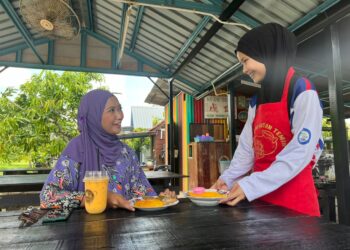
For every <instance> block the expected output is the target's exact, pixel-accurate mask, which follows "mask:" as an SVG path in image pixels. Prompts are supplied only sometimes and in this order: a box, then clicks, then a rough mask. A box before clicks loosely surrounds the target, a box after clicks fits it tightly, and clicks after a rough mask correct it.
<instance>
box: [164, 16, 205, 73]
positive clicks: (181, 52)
mask: <svg viewBox="0 0 350 250" xmlns="http://www.w3.org/2000/svg"><path fill="white" fill-rule="evenodd" d="M209 21H210V17H209V16H205V17H203V19H202V20H201V21H200V22H199V24H198V25H197V27H196V28H195V29H194V31H193V33H192V34H191V35H190V37H189V38H188V39H187V41H186V42H185V43H184V44H183V45H182V47H181V49H180V50H179V51H178V52H177V54H176V56H175V57H174V59H173V60H172V61H171V63H170V65H169V67H168V69H170V70H171V69H172V68H174V66H175V65H176V63H177V62H178V61H179V59H180V58H181V57H182V56H183V55H184V54H185V52H186V51H187V49H188V48H189V47H190V46H191V45H192V43H193V42H194V40H196V38H197V37H198V36H199V34H200V33H201V32H202V30H203V29H204V28H205V26H206V25H207V24H208V22H209Z"/></svg>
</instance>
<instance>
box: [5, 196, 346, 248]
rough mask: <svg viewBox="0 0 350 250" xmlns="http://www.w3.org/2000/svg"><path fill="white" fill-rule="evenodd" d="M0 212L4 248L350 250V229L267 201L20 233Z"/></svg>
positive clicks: (79, 219)
mask: <svg viewBox="0 0 350 250" xmlns="http://www.w3.org/2000/svg"><path fill="white" fill-rule="evenodd" d="M18 215H19V212H18V211H16V212H6V213H0V231H1V237H0V249H3V248H6V249H24V248H31V249H85V248H90V249H97V248H114V249H223V248H230V249H283V250H285V249H298V250H299V249H317V250H319V249H350V227H347V226H343V225H338V224H335V223H330V222H327V221H324V220H322V219H320V218H315V217H308V216H304V215H301V214H298V213H295V212H293V211H291V210H287V209H284V208H281V207H277V206H272V205H268V204H266V203H262V202H256V203H247V202H243V203H240V204H239V205H238V206H237V207H228V206H217V207H198V206H196V205H195V204H193V203H191V202H190V201H188V200H187V199H184V200H181V201H180V203H179V204H178V205H176V206H173V207H169V208H168V209H166V210H163V211H154V212H142V211H136V212H135V213H133V212H128V211H125V210H108V211H106V212H105V213H103V214H100V215H89V214H87V213H86V212H85V210H83V209H80V210H75V211H74V212H73V214H72V215H71V217H70V218H69V220H68V221H66V222H56V223H52V224H44V225H43V224H41V223H40V221H39V222H38V223H37V224H34V225H33V226H31V227H28V228H24V229H19V228H17V227H18V225H19V223H18V221H17V217H18Z"/></svg>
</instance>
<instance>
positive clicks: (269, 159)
mask: <svg viewBox="0 0 350 250" xmlns="http://www.w3.org/2000/svg"><path fill="white" fill-rule="evenodd" d="M294 73H295V71H294V69H293V68H290V69H289V70H288V74H287V77H286V80H285V83H284V89H283V94H282V98H281V101H280V102H274V103H266V104H260V105H259V106H258V108H257V110H256V115H255V119H254V122H253V131H254V132H253V133H254V136H253V139H254V143H253V144H254V154H255V163H254V171H255V172H260V171H264V170H265V169H267V168H269V167H270V165H271V163H273V162H274V161H275V159H276V155H277V154H278V153H279V152H280V151H281V150H282V149H283V148H284V147H285V146H286V145H287V144H288V143H289V141H290V140H291V139H292V137H293V134H292V132H291V128H290V121H289V116H288V112H289V111H288V105H287V102H288V90H289V84H290V81H291V79H292V76H293V75H294ZM313 165H314V161H313V160H311V162H310V163H309V164H308V165H307V166H306V167H305V168H304V170H302V171H301V172H300V173H299V174H298V175H297V176H295V177H294V178H293V179H292V180H290V181H289V182H287V183H285V184H284V185H283V186H281V187H280V188H278V189H277V190H275V191H273V192H271V193H269V194H267V195H265V196H263V197H261V198H260V200H263V201H266V202H269V203H272V204H275V205H279V206H282V207H286V208H289V209H292V210H295V211H298V212H300V213H303V214H308V215H311V216H320V211H319V205H318V199H317V195H316V189H315V185H314V181H313V178H312V173H311V171H312V167H313Z"/></svg>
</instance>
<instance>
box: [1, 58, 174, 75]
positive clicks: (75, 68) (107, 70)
mask: <svg viewBox="0 0 350 250" xmlns="http://www.w3.org/2000/svg"><path fill="white" fill-rule="evenodd" d="M1 66H8V67H19V68H30V69H48V70H60V71H78V72H96V73H106V74H121V75H132V76H146V77H148V76H151V77H159V78H167V77H168V75H166V74H163V73H161V72H155V73H153V72H138V71H131V70H120V69H112V68H93V67H79V66H62V65H48V64H38V63H17V62H9V61H0V67H1Z"/></svg>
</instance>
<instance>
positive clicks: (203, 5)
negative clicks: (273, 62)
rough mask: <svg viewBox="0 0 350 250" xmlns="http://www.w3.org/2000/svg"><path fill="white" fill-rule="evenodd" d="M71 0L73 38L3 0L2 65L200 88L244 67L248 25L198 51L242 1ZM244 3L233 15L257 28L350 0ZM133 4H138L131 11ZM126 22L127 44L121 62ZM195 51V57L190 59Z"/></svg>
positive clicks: (305, 18) (303, 19)
mask: <svg viewBox="0 0 350 250" xmlns="http://www.w3.org/2000/svg"><path fill="white" fill-rule="evenodd" d="M69 2H70V3H71V6H72V8H73V9H74V10H75V12H76V14H77V15H78V17H79V20H80V23H81V28H82V32H81V34H80V35H79V36H78V37H76V38H75V39H72V40H62V39H54V40H50V39H46V38H44V37H43V35H42V34H41V33H40V31H37V30H36V29H33V27H29V26H28V25H27V24H26V21H25V19H24V17H22V13H21V11H20V1H19V0H12V1H11V0H2V1H1V4H0V66H1V65H5V66H16V67H30V68H45V69H58V70H75V71H90V72H102V73H117V74H129V75H141V76H152V77H159V78H174V79H175V80H174V86H175V87H177V88H178V89H181V90H183V91H185V92H186V93H189V94H192V95H199V94H201V93H202V92H204V91H205V90H206V89H208V88H209V87H210V86H211V82H212V81H213V80H215V79H217V78H218V76H221V75H222V74H223V73H224V72H226V73H227V74H228V75H234V74H236V72H237V70H239V69H237V68H234V67H233V66H234V65H235V64H236V63H237V60H236V58H235V57H234V56H233V51H234V48H235V47H236V45H237V42H238V40H239V38H240V37H241V36H242V35H243V34H244V33H245V32H246V29H245V28H242V27H238V26H232V25H229V24H225V25H224V26H223V27H221V29H219V30H218V31H217V32H216V33H215V34H214V35H213V36H212V37H211V38H210V39H209V41H208V42H207V43H204V44H203V46H202V48H201V49H200V50H199V51H198V53H193V52H194V51H195V50H196V49H197V48H196V47H197V46H199V45H198V44H199V43H200V41H202V39H203V38H204V37H205V36H207V35H208V31H209V30H210V29H211V28H212V27H213V25H216V24H217V23H216V21H217V17H218V16H220V15H222V13H224V12H225V11H227V10H226V8H227V7H228V6H229V5H230V4H236V3H239V2H240V1H239V0H238V1H237V0H235V1H233V0H223V1H220V0H201V1H200V0H192V1H190V0H177V1H167V0H138V1H126V0H94V1H92V0H70V1H69ZM242 2H243V3H242V4H241V5H240V6H239V8H238V9H237V11H235V13H234V14H233V15H232V17H231V18H230V19H229V21H230V22H234V21H235V22H239V23H241V24H245V25H248V26H250V27H254V26H257V25H259V24H262V23H267V22H277V23H280V24H282V25H284V26H286V27H290V29H291V30H295V29H298V28H299V27H301V26H303V25H305V24H306V23H308V22H309V21H310V20H311V19H312V18H314V17H316V16H318V15H319V14H322V13H323V12H324V11H326V10H327V9H328V8H331V7H332V6H333V5H335V4H337V6H338V5H340V4H341V6H348V5H349V1H346V0H343V1H339V0H264V1H258V0H246V1H242ZM127 3H128V4H132V6H133V7H132V9H129V11H128V7H130V5H128V4H127ZM171 8H173V9H171ZM174 8H176V9H174ZM338 8H339V7H338ZM42 11H45V10H42ZM195 11H199V12H201V13H199V12H195ZM204 12H205V13H206V14H203V13H204ZM127 17H129V18H127ZM214 17H216V19H215V18H214ZM128 19H129V21H127V20H128ZM124 29H126V31H125V34H126V37H125V49H124V51H123V55H122V58H121V61H119V60H118V58H119V57H120V56H121V52H122V40H121V39H122V38H123V35H122V34H123V32H122V31H123V30H124ZM39 45H40V46H41V47H40V48H39ZM191 53H193V58H191V60H189V61H188V62H187V61H186V60H187V58H188V56H189V55H191ZM184 62H186V64H184ZM316 73H317V72H316Z"/></svg>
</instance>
